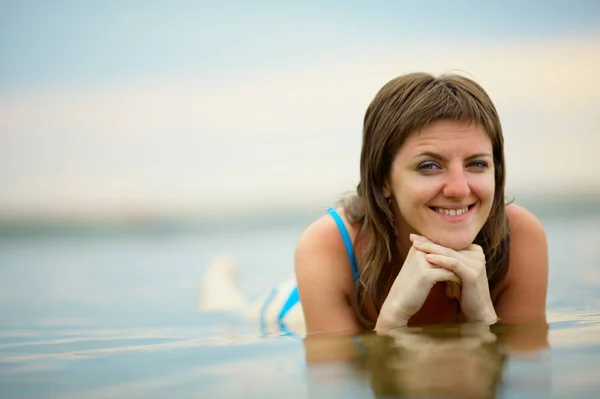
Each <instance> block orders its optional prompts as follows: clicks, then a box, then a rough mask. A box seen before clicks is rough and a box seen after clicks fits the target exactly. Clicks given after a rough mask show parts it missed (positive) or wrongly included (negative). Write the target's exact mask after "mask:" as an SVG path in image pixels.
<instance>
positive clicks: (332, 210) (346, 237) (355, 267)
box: [327, 206, 360, 283]
mask: <svg viewBox="0 0 600 399" xmlns="http://www.w3.org/2000/svg"><path fill="white" fill-rule="evenodd" d="M327 212H329V214H330V215H331V216H332V217H333V219H334V220H335V223H336V224H337V226H338V229H339V230H340V234H341V235H342V239H343V240H344V246H345V247H346V252H348V257H349V258H350V264H351V265H352V274H354V282H355V283H356V282H357V281H358V280H359V278H360V276H359V274H358V262H357V261H356V256H354V250H353V249H352V240H350V234H348V230H347V229H346V225H345V224H344V222H343V221H342V218H341V217H340V215H339V214H338V213H337V211H336V210H335V208H333V207H331V206H330V207H329V208H327Z"/></svg>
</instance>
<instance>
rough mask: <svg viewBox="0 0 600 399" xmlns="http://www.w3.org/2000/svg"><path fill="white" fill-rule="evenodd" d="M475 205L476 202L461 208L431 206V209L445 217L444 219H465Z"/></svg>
mask: <svg viewBox="0 0 600 399" xmlns="http://www.w3.org/2000/svg"><path fill="white" fill-rule="evenodd" d="M475 205H476V204H470V205H466V206H463V207H460V208H459V207H455V206H454V207H449V208H444V207H436V206H430V207H429V209H431V210H432V211H434V212H435V213H437V214H438V215H440V216H442V217H444V219H450V220H463V219H465V218H466V217H467V215H468V214H469V213H470V212H471V211H472V210H473V208H474V207H475Z"/></svg>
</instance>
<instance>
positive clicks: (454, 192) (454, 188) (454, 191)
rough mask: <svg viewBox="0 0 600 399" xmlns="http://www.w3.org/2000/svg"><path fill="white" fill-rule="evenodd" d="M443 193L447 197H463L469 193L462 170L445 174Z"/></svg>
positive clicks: (469, 189) (467, 183)
mask: <svg viewBox="0 0 600 399" xmlns="http://www.w3.org/2000/svg"><path fill="white" fill-rule="evenodd" d="M443 193H444V196H446V197H449V198H463V197H467V196H469V195H470V194H471V188H470V187H469V182H468V180H467V176H466V175H465V171H464V170H462V169H461V170H460V171H453V172H450V173H448V174H447V177H446V182H445V186H444V191H443Z"/></svg>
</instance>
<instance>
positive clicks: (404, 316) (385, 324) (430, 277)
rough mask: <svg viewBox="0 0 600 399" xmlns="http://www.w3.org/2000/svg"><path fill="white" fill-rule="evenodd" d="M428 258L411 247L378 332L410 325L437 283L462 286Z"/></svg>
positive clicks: (383, 313)
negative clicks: (412, 318) (411, 319)
mask: <svg viewBox="0 0 600 399" xmlns="http://www.w3.org/2000/svg"><path fill="white" fill-rule="evenodd" d="M425 256H426V253H425V252H423V251H420V250H418V249H417V248H415V247H414V246H412V247H411V248H410V250H409V251H408V255H407V256H406V259H405V261H404V265H403V266H402V268H401V269H400V273H398V276H396V279H395V280H394V283H393V284H392V287H391V289H390V292H389V293H388V296H387V298H386V300H385V302H384V303H383V305H382V307H381V311H380V312H379V317H378V318H377V324H376V325H375V330H386V329H390V328H395V327H401V326H406V325H407V323H408V320H409V319H410V318H411V317H412V316H413V315H414V314H415V313H417V312H418V311H419V309H421V307H422V306H423V304H424V303H425V300H426V299H427V296H429V292H430V291H431V288H432V287H433V286H434V285H435V284H436V283H438V282H453V283H454V284H458V285H460V283H461V282H460V278H459V277H458V276H457V275H456V274H455V273H453V272H452V271H449V270H446V269H445V268H442V267H437V266H434V265H432V264H431V263H430V262H428V261H427V259H426V258H425Z"/></svg>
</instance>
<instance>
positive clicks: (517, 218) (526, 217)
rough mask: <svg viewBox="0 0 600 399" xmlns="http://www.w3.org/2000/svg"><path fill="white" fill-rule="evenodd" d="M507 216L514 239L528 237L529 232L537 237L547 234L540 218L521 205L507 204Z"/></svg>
mask: <svg viewBox="0 0 600 399" xmlns="http://www.w3.org/2000/svg"><path fill="white" fill-rule="evenodd" d="M506 217H507V218H508V223H509V225H510V230H511V238H512V239H515V238H516V239H517V240H523V239H527V238H528V235H529V234H534V235H535V236H536V237H539V236H544V237H545V235H546V234H545V232H544V227H543V226H542V223H541V222H540V221H539V219H538V218H537V217H535V215H534V214H533V213H531V212H529V211H528V210H527V209H525V208H523V207H521V206H519V205H515V204H510V205H507V206H506ZM530 238H533V237H530Z"/></svg>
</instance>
